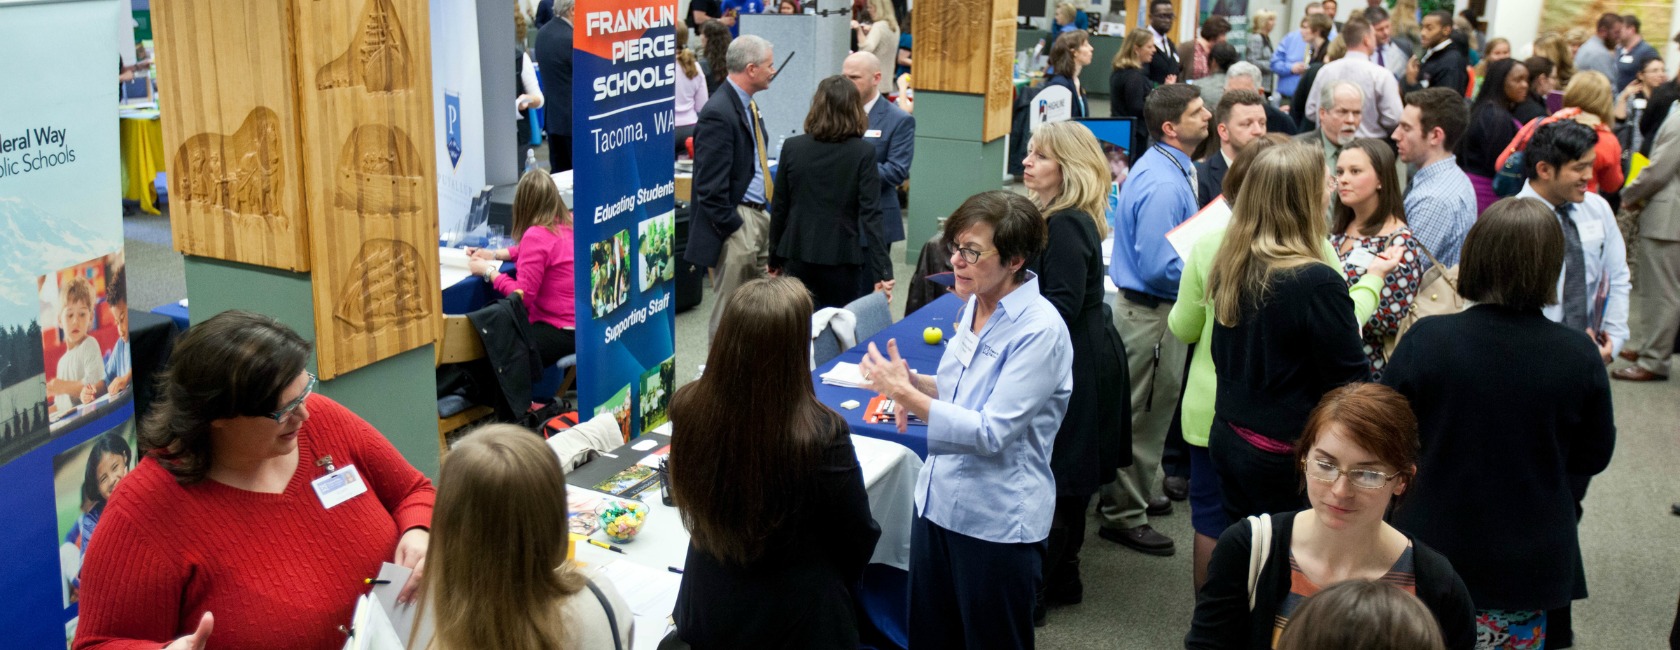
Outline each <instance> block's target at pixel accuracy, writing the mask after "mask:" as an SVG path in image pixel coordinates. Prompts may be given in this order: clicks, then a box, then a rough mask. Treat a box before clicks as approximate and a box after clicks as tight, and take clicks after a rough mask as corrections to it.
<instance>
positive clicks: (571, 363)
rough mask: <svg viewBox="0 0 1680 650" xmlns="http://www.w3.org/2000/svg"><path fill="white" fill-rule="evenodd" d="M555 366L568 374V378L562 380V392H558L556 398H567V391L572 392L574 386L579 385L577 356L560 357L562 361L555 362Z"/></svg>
mask: <svg viewBox="0 0 1680 650" xmlns="http://www.w3.org/2000/svg"><path fill="white" fill-rule="evenodd" d="M554 365H555V366H558V367H559V368H560V371H561V372H564V373H566V378H565V379H562V380H560V390H558V391H556V392H555V393H554V396H555V397H565V396H566V391H569V390H571V389H572V386H574V385H576V384H577V355H576V354H568V355H566V356H563V357H560V360H559V361H556V362H554Z"/></svg>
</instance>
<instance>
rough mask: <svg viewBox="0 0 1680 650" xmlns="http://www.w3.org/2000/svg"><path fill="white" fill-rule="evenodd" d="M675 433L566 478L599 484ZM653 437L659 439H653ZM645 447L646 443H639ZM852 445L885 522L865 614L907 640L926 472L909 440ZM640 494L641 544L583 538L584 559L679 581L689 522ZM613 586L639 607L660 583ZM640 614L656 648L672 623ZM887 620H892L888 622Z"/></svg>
mask: <svg viewBox="0 0 1680 650" xmlns="http://www.w3.org/2000/svg"><path fill="white" fill-rule="evenodd" d="M670 431H671V426H670V424H666V425H664V426H661V427H659V428H658V429H655V430H654V432H653V433H652V434H649V435H647V436H643V437H641V438H637V439H636V440H632V441H630V442H629V443H628V444H626V445H624V446H623V447H620V448H618V449H615V450H613V452H612V456H610V457H609V456H606V455H603V456H601V457H600V458H597V459H595V460H593V461H590V462H589V463H586V464H584V465H582V466H580V467H578V468H577V469H575V470H573V471H572V472H571V473H570V474H568V475H567V476H566V482H567V483H568V484H570V485H571V486H572V487H571V488H569V489H572V490H578V489H587V487H585V486H589V485H594V484H596V483H598V482H600V481H601V480H602V479H603V478H605V477H609V476H612V475H613V474H615V473H617V472H618V471H619V470H620V469H623V468H626V467H629V466H631V465H634V464H635V463H636V462H637V461H639V460H641V459H642V458H643V457H645V456H647V455H648V454H649V453H652V452H654V451H656V450H658V449H660V448H662V447H664V446H665V444H666V441H668V440H669V438H668V437H667V436H668V435H669V434H670ZM647 440H652V441H654V442H653V444H651V445H648V444H646V442H645V441H647ZM639 445H640V446H642V447H643V448H640V449H638V446H639ZM852 445H853V447H854V448H855V449H856V451H857V457H858V464H859V465H860V466H861V467H862V469H863V484H864V490H865V491H866V492H867V493H868V495H869V510H870V513H871V514H872V515H873V516H874V517H875V521H876V523H878V524H879V525H880V526H881V538H880V540H879V541H877V542H876V543H875V554H874V556H872V557H871V558H870V560H869V561H870V563H871V564H870V567H869V569H867V571H869V574H868V575H866V577H865V580H864V586H863V589H862V594H860V595H861V596H862V600H863V601H864V609H865V611H864V612H863V613H862V615H863V616H867V617H868V618H869V619H870V620H872V621H875V623H876V625H877V627H878V628H881V629H882V631H883V632H887V633H888V635H889V636H895V633H894V630H889V629H888V627H889V625H890V626H892V627H895V628H897V630H896V631H897V632H898V634H897V640H898V642H899V644H900V645H903V638H904V637H903V636H902V630H904V629H905V628H904V627H903V625H904V621H905V620H906V618H907V615H908V606H909V600H908V599H907V598H906V597H905V593H906V587H905V582H904V581H905V580H906V579H907V576H908V574H907V573H906V570H907V569H908V567H909V560H910V523H911V518H912V517H913V516H914V508H915V505H914V494H915V485H916V475H917V474H919V473H920V472H921V469H922V461H921V459H920V458H917V456H916V454H914V453H911V452H910V450H909V449H906V448H905V447H904V446H902V445H897V444H892V443H889V442H885V441H881V440H875V439H871V438H866V437H861V436H855V435H854V436H852ZM641 496H642V497H643V499H644V501H643V502H644V503H646V504H647V506H648V518H647V523H646V524H644V526H643V528H642V532H641V534H640V535H638V536H637V537H636V539H635V541H634V542H632V543H630V544H625V545H623V546H622V548H623V549H624V554H622V555H620V554H617V553H613V552H610V551H607V550H605V549H602V548H598V547H595V546H591V545H588V544H578V545H577V549H576V554H577V559H578V560H579V561H581V562H584V563H586V564H589V565H591V566H598V567H600V569H601V570H602V571H603V573H606V574H607V575H608V576H609V577H611V576H612V575H614V571H612V568H613V567H612V566H611V565H612V564H614V563H616V562H624V561H628V562H631V563H634V564H636V565H639V566H640V567H642V568H645V569H651V570H652V571H651V572H641V575H643V576H645V577H649V578H652V577H655V576H660V575H663V576H670V577H669V578H667V579H666V580H668V581H669V580H678V581H680V578H679V577H678V576H676V575H674V574H672V573H670V571H669V568H673V567H674V568H677V569H681V568H682V567H683V566H684V564H685V563H686V562H687V558H688V531H687V530H686V529H685V528H683V524H682V517H681V516H680V515H679V514H678V513H677V510H676V508H672V507H670V506H666V505H664V504H663V503H661V502H660V498H659V494H658V492H657V488H654V489H653V490H650V491H649V492H646V493H643V494H642V495H641ZM593 538H594V539H597V540H599V541H606V536H605V535H604V534H602V533H596V534H595V535H594V537H593ZM895 577H896V581H895V579H894V578H895ZM671 584H673V585H674V584H675V582H671ZM877 585H879V586H877ZM614 586H615V587H618V588H619V590H620V591H621V592H626V593H625V598H626V600H627V601H628V602H630V603H631V606H632V608H633V609H634V608H635V607H636V603H637V602H638V600H644V599H643V598H642V597H643V596H647V598H646V599H645V600H652V599H653V596H654V595H656V594H649V593H648V592H649V591H651V590H657V587H654V588H652V589H650V587H649V585H635V586H631V585H620V584H618V583H617V582H615V583H614ZM673 589H674V588H673ZM675 597H676V596H675V592H674V591H672V592H671V593H670V594H669V598H670V602H675ZM637 614H638V616H637V625H636V628H637V629H636V643H635V647H638V648H652V647H654V646H655V645H657V643H658V639H659V638H661V637H663V636H664V635H665V632H666V630H667V627H666V626H665V625H664V622H663V621H659V620H658V619H652V620H644V617H643V616H642V612H640V611H638V612H637ZM883 621H887V622H890V623H889V624H888V625H883V624H882V623H883ZM649 628H653V629H649Z"/></svg>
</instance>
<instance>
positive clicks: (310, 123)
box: [292, 0, 442, 379]
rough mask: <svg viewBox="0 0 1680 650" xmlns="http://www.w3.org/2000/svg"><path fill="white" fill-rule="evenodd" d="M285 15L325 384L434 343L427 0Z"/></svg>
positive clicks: (306, 8) (319, 5)
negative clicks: (293, 62)
mask: <svg viewBox="0 0 1680 650" xmlns="http://www.w3.org/2000/svg"><path fill="white" fill-rule="evenodd" d="M292 7H293V9H294V11H295V14H294V15H295V20H296V24H297V40H296V43H297V52H298V55H297V56H298V59H297V66H296V69H297V70H298V74H299V75H300V76H301V77H302V78H301V79H299V80H298V84H297V93H298V103H299V106H300V107H301V108H302V118H301V120H300V122H299V123H300V129H299V130H300V132H301V133H302V134H303V139H304V141H305V142H307V143H309V145H310V146H309V147H308V149H307V150H306V151H305V152H304V159H303V177H304V181H305V184H306V185H307V186H308V187H309V188H311V190H310V192H309V193H308V198H307V201H308V205H309V210H308V214H309V221H310V230H311V234H312V237H313V242H314V246H313V247H312V248H311V255H310V257H311V259H312V262H313V267H314V296H315V330H316V354H317V358H318V360H319V365H320V374H321V377H322V378H323V379H325V378H328V377H333V376H337V375H340V374H343V373H345V372H349V371H351V370H355V369H356V368H360V367H362V366H365V365H368V364H370V363H373V362H375V361H378V360H380V359H384V358H388V357H390V356H393V355H395V354H397V353H400V352H403V351H406V350H412V349H414V348H417V347H420V346H422V345H425V344H427V343H431V342H433V341H434V340H435V338H436V332H437V327H438V324H437V318H438V317H437V315H438V314H439V313H441V311H440V310H441V307H442V305H441V302H442V293H441V289H440V288H439V287H438V286H436V285H437V280H436V278H437V268H438V260H437V248H436V243H437V192H436V186H437V176H436V173H437V170H436V169H435V166H434V165H435V163H434V162H433V157H432V156H431V155H430V153H431V151H432V126H431V120H432V93H431V87H432V85H431V78H430V69H431V64H430V55H429V53H430V51H431V44H430V36H429V32H428V24H429V23H428V18H427V13H426V3H425V1H424V0H338V1H331V2H329V1H323V0H299V1H296V2H293V3H292Z"/></svg>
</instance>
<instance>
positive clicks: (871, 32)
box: [853, 0, 900, 95]
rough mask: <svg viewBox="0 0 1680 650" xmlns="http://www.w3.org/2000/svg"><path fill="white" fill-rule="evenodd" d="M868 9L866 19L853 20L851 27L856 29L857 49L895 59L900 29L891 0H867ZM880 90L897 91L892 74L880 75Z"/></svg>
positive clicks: (878, 56) (888, 93) (881, 58)
mask: <svg viewBox="0 0 1680 650" xmlns="http://www.w3.org/2000/svg"><path fill="white" fill-rule="evenodd" d="M868 9H869V12H868V13H867V14H865V16H864V17H865V18H867V20H865V21H853V28H854V29H856V30H857V44H858V49H857V51H859V52H869V53H871V54H874V55H875V58H877V59H880V60H882V61H897V60H898V35H899V31H900V30H899V27H898V15H897V13H895V12H894V11H893V5H892V0H869V7H868ZM880 90H881V94H882V95H893V94H896V93H897V92H898V89H897V86H896V84H894V83H893V76H892V75H890V74H884V75H881V84H880Z"/></svg>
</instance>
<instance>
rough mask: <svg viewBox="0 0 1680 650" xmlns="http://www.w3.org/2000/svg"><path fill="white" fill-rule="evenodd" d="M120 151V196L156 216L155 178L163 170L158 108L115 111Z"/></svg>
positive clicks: (144, 107)
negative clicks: (121, 174) (121, 175)
mask: <svg viewBox="0 0 1680 650" xmlns="http://www.w3.org/2000/svg"><path fill="white" fill-rule="evenodd" d="M117 116H118V118H119V120H118V123H119V130H118V134H119V135H118V138H119V150H120V151H121V156H122V172H123V192H122V197H123V198H124V199H127V200H129V201H134V202H137V203H139V204H140V210H142V211H144V212H145V213H146V214H159V212H158V208H157V185H156V183H157V177H158V173H159V172H162V171H163V170H164V155H163V126H162V124H161V123H160V122H159V120H158V111H157V105H156V104H155V103H154V104H149V105H146V106H142V105H134V106H124V107H122V108H121V109H119V110H118V112H117Z"/></svg>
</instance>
